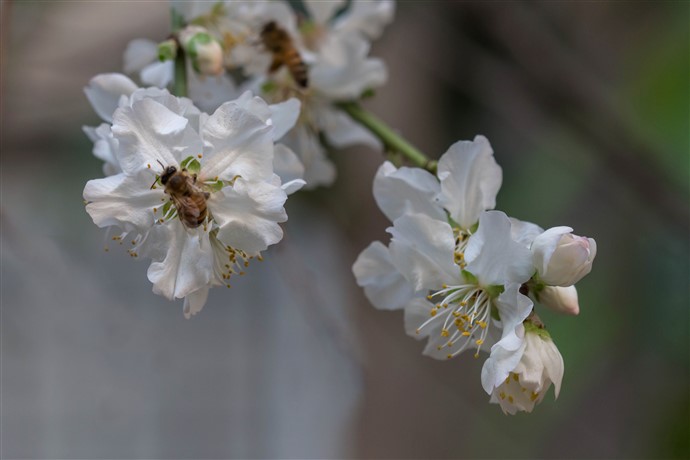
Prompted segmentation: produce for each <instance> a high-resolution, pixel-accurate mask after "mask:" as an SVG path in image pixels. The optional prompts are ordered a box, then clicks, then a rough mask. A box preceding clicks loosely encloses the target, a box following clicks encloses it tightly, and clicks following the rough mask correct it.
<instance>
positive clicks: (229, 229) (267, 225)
mask: <svg viewBox="0 0 690 460" xmlns="http://www.w3.org/2000/svg"><path fill="white" fill-rule="evenodd" d="M286 199H287V195H286V193H285V192H284V191H283V189H281V188H280V186H276V185H274V184H271V183H269V182H249V181H245V180H244V179H242V178H237V179H236V180H235V183H234V185H233V186H232V187H225V188H223V189H222V190H221V191H220V192H217V193H214V194H213V195H212V196H211V199H210V200H209V203H208V205H209V209H211V212H212V213H213V218H214V220H215V221H216V222H217V223H218V225H219V226H220V228H219V230H218V240H220V241H222V242H223V243H225V244H226V245H229V246H231V247H233V248H235V249H241V250H243V251H244V252H246V253H247V254H248V255H257V254H258V253H259V252H261V251H263V250H265V249H266V248H267V247H268V246H270V245H272V244H275V243H277V242H278V241H280V240H281V239H282V238H283V230H282V229H281V228H280V225H278V222H285V221H286V220H287V214H286V213H285V209H284V208H283V205H284V204H285V200H286Z"/></svg>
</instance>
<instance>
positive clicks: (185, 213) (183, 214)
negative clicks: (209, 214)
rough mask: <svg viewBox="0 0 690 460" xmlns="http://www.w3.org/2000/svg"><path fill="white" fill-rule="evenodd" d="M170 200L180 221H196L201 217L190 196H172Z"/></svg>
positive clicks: (195, 203) (197, 206)
mask: <svg viewBox="0 0 690 460" xmlns="http://www.w3.org/2000/svg"><path fill="white" fill-rule="evenodd" d="M172 200H173V203H175V207H176V208H177V212H178V214H179V215H180V218H181V219H182V220H190V219H198V218H199V215H201V209H200V208H199V205H198V204H197V202H196V201H195V200H194V198H193V197H192V196H184V195H183V196H177V195H173V197H172Z"/></svg>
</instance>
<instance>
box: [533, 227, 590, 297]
mask: <svg viewBox="0 0 690 460" xmlns="http://www.w3.org/2000/svg"><path fill="white" fill-rule="evenodd" d="M572 231H573V229H572V228H570V227H553V228H550V229H548V230H546V231H545V232H544V233H542V234H541V235H539V236H537V237H536V238H535V239H534V242H533V243H532V248H531V250H532V260H533V262H534V266H535V267H536V269H537V273H538V274H539V278H540V279H541V281H542V282H544V283H545V284H547V285H550V286H564V287H565V286H572V285H573V284H575V283H577V282H578V281H579V280H580V279H582V277H584V276H585V275H586V274H587V273H589V272H590V271H591V270H592V261H594V256H595V255H596V254H597V244H596V242H595V241H594V240H593V239H592V238H586V237H582V236H576V235H573V234H572V233H571V232H572Z"/></svg>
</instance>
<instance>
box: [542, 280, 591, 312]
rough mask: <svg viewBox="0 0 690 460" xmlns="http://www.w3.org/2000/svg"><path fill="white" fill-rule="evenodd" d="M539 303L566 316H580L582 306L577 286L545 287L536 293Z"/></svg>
mask: <svg viewBox="0 0 690 460" xmlns="http://www.w3.org/2000/svg"><path fill="white" fill-rule="evenodd" d="M534 297H535V298H536V299H537V302H539V303H540V304H542V305H544V306H545V307H546V308H548V309H549V310H552V311H555V312H557V313H561V314H564V315H572V316H575V315H579V314H580V304H579V302H578V299H577V288H576V287H575V286H544V287H543V288H542V289H541V290H539V291H537V292H535V293H534Z"/></svg>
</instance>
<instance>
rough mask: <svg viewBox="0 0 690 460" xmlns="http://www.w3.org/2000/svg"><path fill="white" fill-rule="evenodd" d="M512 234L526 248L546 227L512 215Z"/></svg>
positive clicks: (514, 239)
mask: <svg viewBox="0 0 690 460" xmlns="http://www.w3.org/2000/svg"><path fill="white" fill-rule="evenodd" d="M509 219H510V236H511V238H512V239H513V241H516V242H518V243H520V244H521V245H523V246H524V247H526V248H529V247H530V246H531V245H532V241H534V238H536V237H537V236H539V234H541V233H542V232H543V231H544V229H543V228H541V227H540V226H539V225H537V224H533V223H532V222H527V221H525V220H519V219H516V218H514V217H510V218H509Z"/></svg>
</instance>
